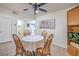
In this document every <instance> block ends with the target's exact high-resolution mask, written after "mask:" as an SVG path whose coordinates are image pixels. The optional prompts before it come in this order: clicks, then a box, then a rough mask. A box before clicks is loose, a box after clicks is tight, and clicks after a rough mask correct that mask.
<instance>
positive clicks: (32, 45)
mask: <svg viewBox="0 0 79 59" xmlns="http://www.w3.org/2000/svg"><path fill="white" fill-rule="evenodd" d="M43 39H44V38H43V36H41V35H27V36H25V37H23V38H22V41H23V43H24V46H25V48H26V49H27V50H31V51H34V50H35V49H36V48H38V47H41V46H42V43H43Z"/></svg>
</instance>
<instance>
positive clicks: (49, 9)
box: [0, 3, 76, 17]
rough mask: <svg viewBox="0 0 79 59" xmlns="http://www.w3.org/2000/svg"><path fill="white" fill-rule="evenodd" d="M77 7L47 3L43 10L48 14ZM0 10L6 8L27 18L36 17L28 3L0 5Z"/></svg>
mask: <svg viewBox="0 0 79 59" xmlns="http://www.w3.org/2000/svg"><path fill="white" fill-rule="evenodd" d="M74 5H76V3H47V4H45V5H43V6H42V7H41V8H43V9H45V10H47V13H52V12H55V11H58V10H62V9H65V8H69V7H71V6H74ZM0 8H5V9H8V10H12V11H16V13H18V15H21V16H23V17H25V16H26V15H27V16H28V17H35V15H34V14H33V9H32V6H30V5H29V4H27V3H0ZM25 8H26V9H28V10H27V11H23V9H25ZM42 14H45V12H42V11H39V13H38V15H42Z"/></svg>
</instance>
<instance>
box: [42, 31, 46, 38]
mask: <svg viewBox="0 0 79 59" xmlns="http://www.w3.org/2000/svg"><path fill="white" fill-rule="evenodd" d="M41 35H42V36H43V37H44V39H46V36H47V32H46V31H43V32H42V34H41Z"/></svg>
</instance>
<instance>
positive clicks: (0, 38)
mask: <svg viewBox="0 0 79 59" xmlns="http://www.w3.org/2000/svg"><path fill="white" fill-rule="evenodd" d="M10 40H11V19H6V18H0V43H3V42H8V41H10Z"/></svg>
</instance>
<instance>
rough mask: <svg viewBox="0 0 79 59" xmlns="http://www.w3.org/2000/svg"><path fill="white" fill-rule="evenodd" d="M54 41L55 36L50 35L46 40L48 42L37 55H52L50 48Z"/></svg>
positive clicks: (37, 50)
mask: <svg viewBox="0 0 79 59" xmlns="http://www.w3.org/2000/svg"><path fill="white" fill-rule="evenodd" d="M52 39H53V34H51V35H49V37H48V39H47V40H46V42H45V43H44V46H43V47H40V48H37V49H36V55H39V56H47V55H51V52H50V46H51V43H52Z"/></svg>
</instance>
